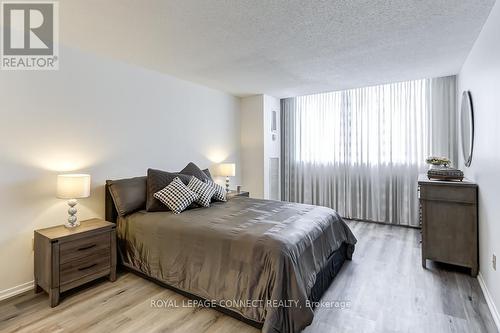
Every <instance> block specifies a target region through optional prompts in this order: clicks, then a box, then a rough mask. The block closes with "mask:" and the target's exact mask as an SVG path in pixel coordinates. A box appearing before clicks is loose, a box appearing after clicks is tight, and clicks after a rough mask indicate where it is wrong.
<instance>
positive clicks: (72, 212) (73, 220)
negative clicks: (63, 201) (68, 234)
mask: <svg viewBox="0 0 500 333" xmlns="http://www.w3.org/2000/svg"><path fill="white" fill-rule="evenodd" d="M76 204H77V201H76V199H70V200H68V206H69V208H68V214H69V216H68V222H66V223H65V224H64V226H65V227H66V228H68V229H71V228H76V227H78V226H79V225H80V221H78V218H77V217H76V212H77V209H76V207H75V206H76Z"/></svg>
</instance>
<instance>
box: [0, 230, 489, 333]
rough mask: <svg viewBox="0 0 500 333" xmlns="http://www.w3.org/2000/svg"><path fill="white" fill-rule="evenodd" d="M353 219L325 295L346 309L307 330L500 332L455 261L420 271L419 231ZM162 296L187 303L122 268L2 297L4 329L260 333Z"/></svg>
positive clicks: (323, 312)
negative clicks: (346, 252) (108, 276)
mask: <svg viewBox="0 0 500 333" xmlns="http://www.w3.org/2000/svg"><path fill="white" fill-rule="evenodd" d="M348 223H349V225H350V227H351V228H352V230H353V232H354V234H355V235H356V237H357V238H358V244H357V247H356V251H355V253H354V258H353V261H350V262H349V261H348V262H346V264H345V265H344V267H343V268H342V270H341V272H340V273H339V275H338V276H337V278H336V279H335V281H334V282H333V283H332V285H331V286H330V288H329V290H328V291H327V292H326V294H325V295H324V296H323V301H346V302H348V303H346V304H347V305H348V306H347V307H345V308H343V309H342V308H318V309H317V310H316V313H315V318H314V322H313V323H312V325H311V326H309V327H308V328H307V329H306V330H305V331H304V332H307V333H313V332H321V333H328V332H331V333H333V332H342V333H346V332H426V333H429V332H497V331H496V328H495V325H494V323H493V319H492V317H491V314H490V313H489V311H488V308H487V305H486V302H485V299H484V297H483V295H482V292H481V290H480V287H479V284H478V282H477V279H474V278H471V277H470V276H468V275H467V274H466V272H460V271H457V270H456V269H454V268H450V267H449V266H443V265H439V266H438V265H434V264H429V265H428V266H429V269H427V270H424V269H423V268H422V266H421V263H420V246H419V231H418V230H416V229H410V228H403V227H396V226H387V225H380V224H374V223H366V222H354V221H350V222H348ZM158 299H160V300H166V301H171V304H173V303H174V302H177V304H183V302H186V301H187V299H186V298H185V297H183V296H181V295H179V294H177V293H175V292H173V291H170V290H168V289H165V288H162V287H160V286H158V285H156V284H154V283H152V282H150V281H147V280H144V279H142V278H140V277H138V276H136V275H134V274H132V273H122V274H119V277H118V280H117V281H116V282H115V283H110V282H108V281H106V280H101V281H99V282H97V283H94V284H91V285H89V286H86V288H80V289H78V290H76V291H74V292H69V293H68V294H66V295H63V297H62V300H61V304H60V305H59V306H57V307H56V308H50V307H49V303H48V296H47V295H46V294H44V293H42V294H38V295H34V294H33V293H32V292H29V293H25V294H23V295H21V296H18V297H15V298H12V299H9V300H6V301H3V302H0V331H1V332H30V333H32V332H106V333H108V332H178V333H181V332H188V333H192V332H238V333H246V332H258V330H257V329H255V328H253V327H251V326H248V325H246V324H244V323H242V322H240V321H238V320H236V319H233V318H232V317H229V316H227V315H224V314H222V313H220V312H218V311H216V310H213V309H208V308H189V307H177V308H175V307H167V308H153V307H151V300H158ZM184 304H185V303H184ZM330 304H331V305H334V306H335V305H336V304H335V303H330Z"/></svg>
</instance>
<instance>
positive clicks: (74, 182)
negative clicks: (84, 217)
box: [57, 174, 90, 228]
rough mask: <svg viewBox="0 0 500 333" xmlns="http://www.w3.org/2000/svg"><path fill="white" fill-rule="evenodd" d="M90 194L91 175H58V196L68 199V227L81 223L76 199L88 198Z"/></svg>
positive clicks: (66, 224) (66, 225)
mask: <svg viewBox="0 0 500 333" xmlns="http://www.w3.org/2000/svg"><path fill="white" fill-rule="evenodd" d="M89 196H90V175H85V174H66V175H58V176H57V197H58V198H61V199H68V206H69V209H68V214H69V216H68V222H66V223H65V224H64V226H65V227H66V228H75V227H78V226H79V225H80V222H79V221H78V218H77V217H76V212H77V209H76V207H75V206H76V204H77V201H76V199H80V198H88V197H89Z"/></svg>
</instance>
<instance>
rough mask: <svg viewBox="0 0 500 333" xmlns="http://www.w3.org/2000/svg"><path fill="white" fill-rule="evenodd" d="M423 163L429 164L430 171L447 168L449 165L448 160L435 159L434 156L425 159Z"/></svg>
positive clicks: (444, 158) (443, 158)
mask: <svg viewBox="0 0 500 333" xmlns="http://www.w3.org/2000/svg"><path fill="white" fill-rule="evenodd" d="M425 162H426V163H427V164H430V166H431V169H438V168H440V167H445V168H447V167H448V166H449V165H450V163H451V161H450V159H449V158H447V157H436V156H430V157H427V159H426V160H425Z"/></svg>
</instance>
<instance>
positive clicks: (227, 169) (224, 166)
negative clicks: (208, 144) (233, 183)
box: [217, 163, 236, 192]
mask: <svg viewBox="0 0 500 333" xmlns="http://www.w3.org/2000/svg"><path fill="white" fill-rule="evenodd" d="M217 175H218V176H223V177H226V192H229V177H234V176H235V175H236V165H235V164H234V163H221V164H219V168H218V170H217Z"/></svg>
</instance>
